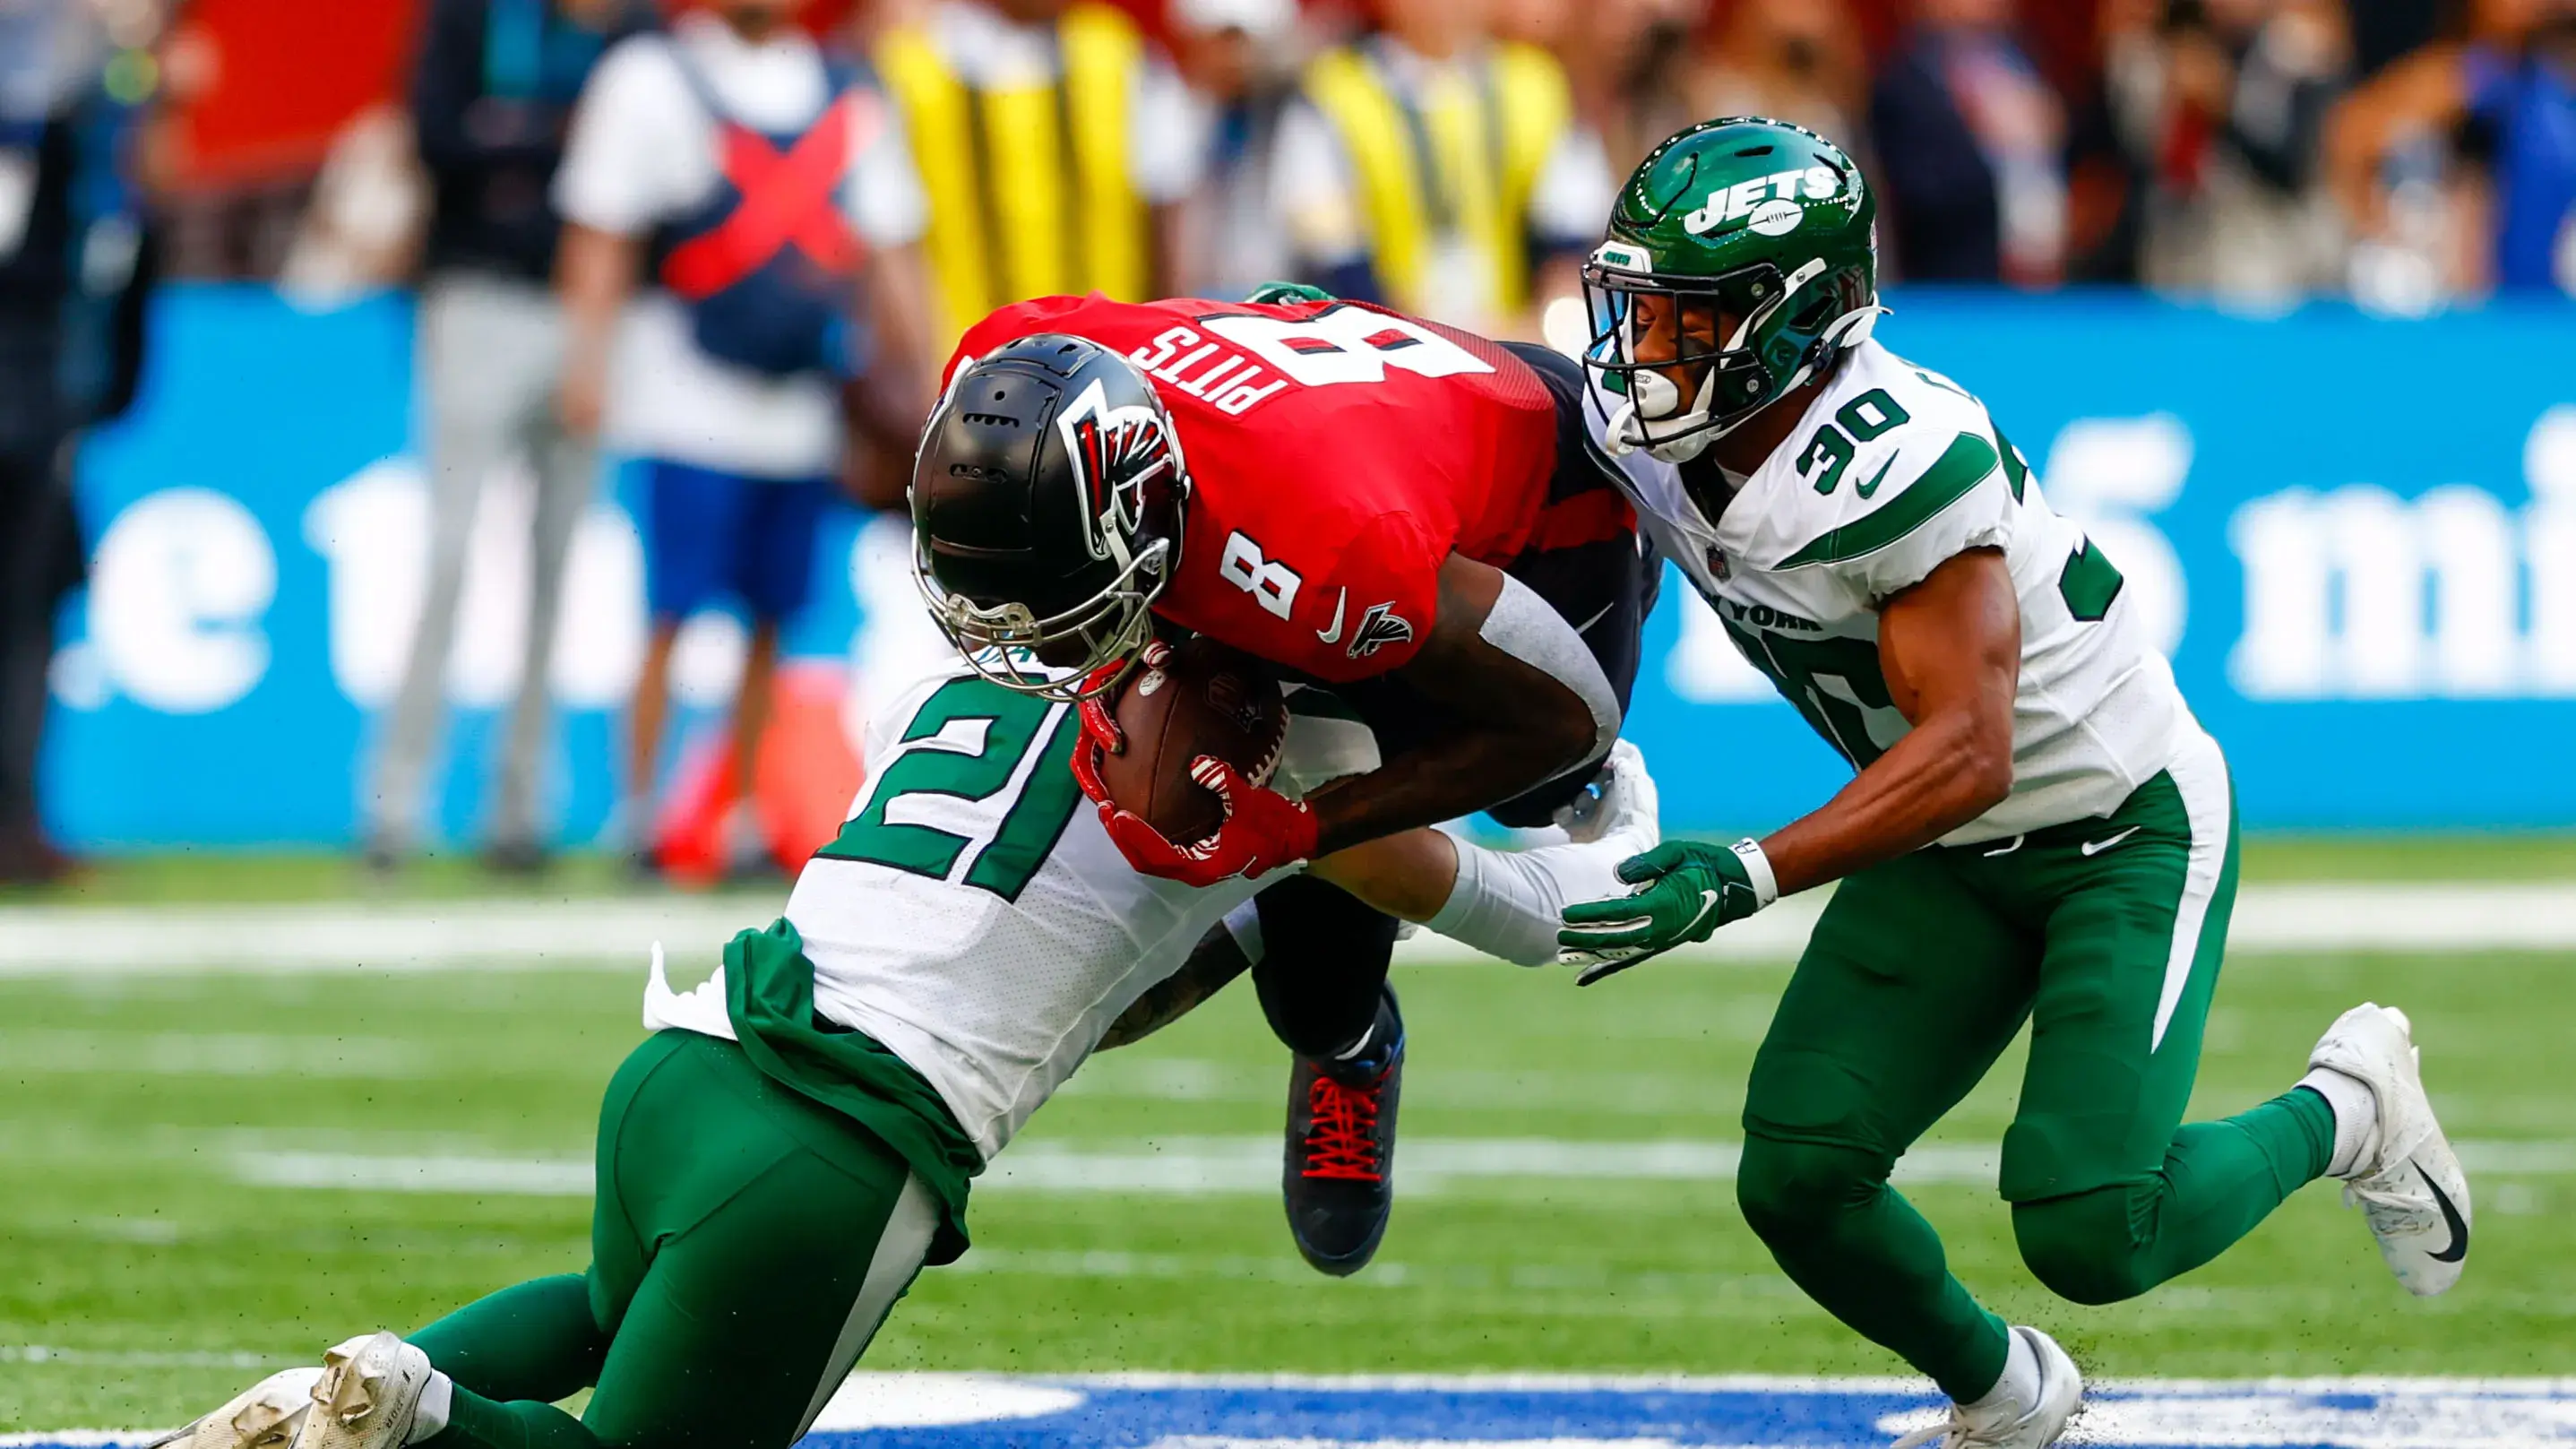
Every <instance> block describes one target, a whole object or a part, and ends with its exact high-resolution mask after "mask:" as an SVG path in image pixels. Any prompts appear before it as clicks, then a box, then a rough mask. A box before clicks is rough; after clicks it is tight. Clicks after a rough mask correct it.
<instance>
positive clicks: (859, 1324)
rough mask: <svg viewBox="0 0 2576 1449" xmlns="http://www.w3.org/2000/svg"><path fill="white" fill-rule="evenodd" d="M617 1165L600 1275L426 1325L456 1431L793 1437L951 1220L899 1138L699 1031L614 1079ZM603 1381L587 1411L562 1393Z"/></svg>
mask: <svg viewBox="0 0 2576 1449" xmlns="http://www.w3.org/2000/svg"><path fill="white" fill-rule="evenodd" d="M598 1184H599V1185H598V1197H597V1200H596V1205H595V1206H594V1207H593V1209H592V1215H591V1265H590V1271H589V1272H588V1273H587V1274H585V1275H573V1274H566V1275H563V1276H561V1277H555V1278H539V1279H537V1280H535V1281H533V1282H528V1283H522V1284H519V1285H518V1286H517V1287H514V1288H505V1289H503V1290H501V1291H500V1292H498V1293H495V1294H493V1295H492V1296H491V1297H489V1298H485V1299H483V1300H481V1301H480V1302H477V1303H474V1304H471V1305H469V1306H467V1307H465V1308H462V1309H459V1310H457V1311H456V1312H454V1313H451V1314H449V1315H448V1316H447V1317H445V1318H442V1319H440V1320H438V1321H437V1322H436V1323H433V1324H431V1325H429V1326H428V1327H427V1328H424V1329H422V1330H421V1331H420V1332H419V1333H417V1334H414V1335H413V1336H412V1342H413V1343H415V1344H418V1345H419V1346H420V1347H421V1349H422V1350H423V1351H425V1352H426V1353H428V1355H429V1360H430V1362H431V1364H432V1365H434V1366H435V1367H437V1368H438V1369H439V1370H441V1371H442V1372H444V1373H446V1374H447V1375H448V1376H449V1377H450V1378H452V1379H453V1380H454V1381H455V1383H456V1394H455V1398H454V1404H453V1408H452V1409H451V1411H450V1417H449V1420H448V1427H447V1429H446V1430H445V1431H444V1432H442V1433H440V1434H438V1435H436V1436H434V1437H433V1438H432V1439H431V1440H429V1441H427V1442H428V1443H429V1444H432V1445H435V1446H436V1449H612V1446H613V1449H625V1446H638V1449H787V1446H788V1445H790V1444H792V1443H794V1442H795V1441H796V1440H797V1439H799V1438H801V1437H803V1435H804V1433H805V1431H806V1430H807V1428H809V1427H810V1426H811V1425H812V1424H813V1422H814V1416H815V1415H816V1414H818V1413H820V1412H821V1411H822V1408H823V1404H824V1401H825V1400H827V1399H829V1398H830V1397H831V1394H832V1391H833V1389H835V1388H837V1387H838V1386H839V1385H840V1382H841V1380H842V1379H843V1378H845V1377H847V1376H848V1374H849V1371H850V1368H851V1366H852V1365H853V1364H855V1363H856V1362H857V1361H858V1357H859V1354H860V1351H861V1350H863V1349H865V1348H866V1347H867V1343H868V1339H869V1338H870V1337H871V1336H873V1335H874V1334H875V1332H876V1330H877V1326H878V1325H879V1324H880V1323H882V1322H884V1320H885V1316H886V1313H887V1311H888V1310H889V1309H891V1308H892V1307H893V1306H894V1302H895V1300H896V1299H897V1298H899V1297H901V1296H902V1294H903V1291H904V1290H905V1289H906V1288H907V1287H909V1286H910V1285H911V1283H912V1279H913V1275H914V1274H915V1273H917V1272H919V1271H920V1268H921V1262H922V1258H923V1257H924V1255H926V1254H927V1253H928V1252H929V1250H930V1240H931V1235H932V1233H933V1231H934V1230H935V1229H936V1228H937V1226H938V1222H939V1209H938V1204H937V1201H936V1199H935V1198H934V1197H933V1195H932V1194H931V1193H930V1191H929V1190H928V1189H927V1188H926V1187H924V1186H923V1185H922V1184H921V1183H920V1182H919V1181H917V1180H915V1179H914V1178H913V1176H912V1174H911V1171H910V1169H909V1168H908V1167H907V1166H906V1165H905V1163H904V1161H903V1159H902V1158H901V1157H899V1156H897V1155H896V1154H895V1152H894V1150H893V1149H892V1148H889V1147H887V1146H885V1145H884V1144H883V1143H880V1142H878V1141H877V1140H876V1139H875V1138H874V1137H873V1136H871V1135H870V1134H868V1133H867V1132H865V1131H863V1130H862V1129H860V1128H859V1127H858V1126H857V1124H855V1123H853V1122H851V1121H849V1120H848V1119H847V1118H844V1117H842V1116H840V1115H839V1114H837V1113H834V1112H832V1111H830V1110H828V1109H826V1108H824V1107H821V1106H818V1105H816V1104H815V1103H813V1102H810V1101H808V1100H807V1099H806V1098H804V1097H802V1096H799V1095H797V1094H796V1093H794V1092H791V1091H789V1090H788V1089H786V1088H784V1087H781V1086H779V1085H778V1084H777V1083H775V1082H773V1081H771V1080H770V1079H769V1078H767V1077H765V1076H763V1075H762V1074H761V1072H760V1070H759V1069H758V1068H757V1067H755V1066H753V1065H752V1064H751V1062H750V1061H749V1060H748V1059H747V1058H745V1057H744V1056H743V1054H742V1050H741V1048H739V1047H737V1046H735V1045H734V1044H733V1043H731V1042H727V1041H719V1040H717V1039H715V1038H713V1037H705V1036H698V1035H695V1034H692V1033H689V1032H680V1031H666V1032H662V1033H660V1034H658V1035H655V1036H653V1037H651V1038H649V1039H647V1040H646V1041H645V1042H644V1044H643V1045H642V1046H639V1047H637V1048H636V1049H635V1051H634V1053H633V1054H632V1055H631V1056H629V1057H628V1058H627V1059H626V1063H625V1065H624V1066H622V1067H620V1068H618V1071H617V1075H616V1077H615V1078H614V1079H612V1080H611V1081H610V1083H609V1086H608V1096H607V1100H606V1102H605V1103H604V1104H603V1105H602V1107H601V1109H600V1121H599V1179H598ZM585 1388H595V1389H596V1390H597V1392H595V1393H594V1394H592V1395H591V1399H590V1404H589V1407H588V1408H587V1409H586V1410H585V1411H584V1412H583V1414H582V1416H581V1417H579V1418H575V1417H573V1416H572V1415H571V1414H568V1413H566V1412H564V1411H563V1410H561V1409H558V1408H556V1407H554V1401H556V1400H558V1399H564V1398H569V1397H571V1396H572V1395H573V1394H575V1393H577V1392H579V1391H580V1390H582V1389H585Z"/></svg>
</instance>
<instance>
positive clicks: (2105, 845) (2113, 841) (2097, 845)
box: [2079, 825, 2147, 855]
mask: <svg viewBox="0 0 2576 1449" xmlns="http://www.w3.org/2000/svg"><path fill="white" fill-rule="evenodd" d="M2146 828H2147V827H2145V826H2143V825H2132V826H2130V827H2129V828H2128V829H2126V830H2123V831H2121V832H2120V833H2119V834H2117V835H2114V836H2112V837H2111V838H2110V839H2108V840H2088V841H2086V842H2084V844H2083V845H2082V846H2081V847H2079V848H2080V849H2081V850H2082V851H2083V852H2084V853H2085V854H2086V855H2100V854H2101V853H2102V852H2103V851H2106V850H2109V849H2110V848H2111V847H2112V846H2115V845H2117V844H2119V843H2120V842H2121V841H2123V840H2126V839H2128V838H2129V837H2130V836H2132V835H2135V834H2137V833H2138V832H2139V831H2141V830H2144V829H2146Z"/></svg>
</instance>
